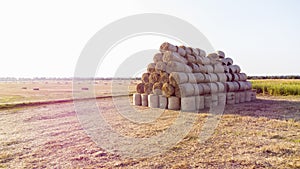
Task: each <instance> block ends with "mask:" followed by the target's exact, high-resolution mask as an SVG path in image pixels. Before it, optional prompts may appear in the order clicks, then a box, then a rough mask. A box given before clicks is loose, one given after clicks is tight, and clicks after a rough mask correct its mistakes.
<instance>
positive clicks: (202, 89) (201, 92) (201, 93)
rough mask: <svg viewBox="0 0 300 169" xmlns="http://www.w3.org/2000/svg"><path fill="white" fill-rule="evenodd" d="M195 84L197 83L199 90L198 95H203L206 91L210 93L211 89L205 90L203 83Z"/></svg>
mask: <svg viewBox="0 0 300 169" xmlns="http://www.w3.org/2000/svg"><path fill="white" fill-rule="evenodd" d="M195 85H197V90H198V93H199V94H198V95H203V94H205V93H209V91H206V92H205V91H204V87H203V85H202V84H201V83H200V84H195ZM194 87H195V86H194ZM195 89H196V87H195ZM207 90H208V89H207Z"/></svg>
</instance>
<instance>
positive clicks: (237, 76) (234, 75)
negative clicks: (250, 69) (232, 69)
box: [232, 73, 240, 81]
mask: <svg viewBox="0 0 300 169" xmlns="http://www.w3.org/2000/svg"><path fill="white" fill-rule="evenodd" d="M239 80H240V78H239V75H238V74H237V73H233V74H232V81H239Z"/></svg>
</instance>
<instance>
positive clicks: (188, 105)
mask: <svg viewBox="0 0 300 169" xmlns="http://www.w3.org/2000/svg"><path fill="white" fill-rule="evenodd" d="M181 111H196V98H195V96H190V97H182V98H181Z"/></svg>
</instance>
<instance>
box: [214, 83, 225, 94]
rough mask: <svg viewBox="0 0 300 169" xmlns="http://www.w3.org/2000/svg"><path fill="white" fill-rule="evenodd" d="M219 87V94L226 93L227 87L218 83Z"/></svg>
mask: <svg viewBox="0 0 300 169" xmlns="http://www.w3.org/2000/svg"><path fill="white" fill-rule="evenodd" d="M216 84H217V86H218V92H219V93H220V92H221V93H222V92H225V85H224V83H221V82H216Z"/></svg>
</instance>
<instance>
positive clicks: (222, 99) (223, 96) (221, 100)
mask: <svg viewBox="0 0 300 169" xmlns="http://www.w3.org/2000/svg"><path fill="white" fill-rule="evenodd" d="M218 104H219V105H225V104H226V93H218Z"/></svg>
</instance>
